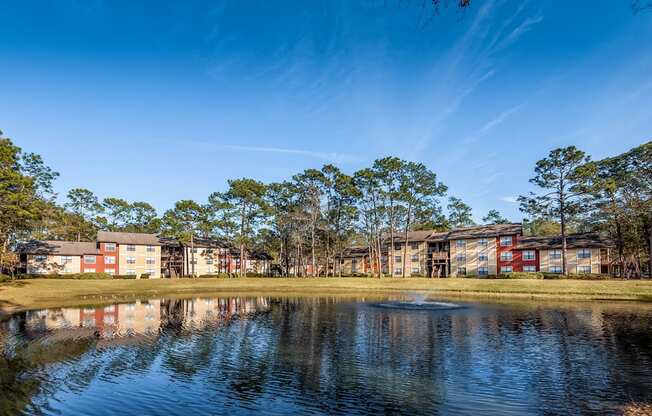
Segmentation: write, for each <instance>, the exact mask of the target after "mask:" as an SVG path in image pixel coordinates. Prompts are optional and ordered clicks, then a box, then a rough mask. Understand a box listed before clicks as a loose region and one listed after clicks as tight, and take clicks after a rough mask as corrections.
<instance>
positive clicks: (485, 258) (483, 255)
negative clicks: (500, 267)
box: [478, 253, 489, 261]
mask: <svg viewBox="0 0 652 416" xmlns="http://www.w3.org/2000/svg"><path fill="white" fill-rule="evenodd" d="M478 260H480V261H488V260H489V256H488V255H487V253H480V254H478Z"/></svg>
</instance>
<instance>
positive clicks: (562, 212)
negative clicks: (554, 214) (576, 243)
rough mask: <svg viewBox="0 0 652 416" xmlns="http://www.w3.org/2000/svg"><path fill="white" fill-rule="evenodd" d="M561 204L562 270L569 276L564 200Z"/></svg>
mask: <svg viewBox="0 0 652 416" xmlns="http://www.w3.org/2000/svg"><path fill="white" fill-rule="evenodd" d="M559 206H560V210H559V212H560V220H561V271H562V273H563V275H564V276H568V269H567V265H566V248H567V244H566V216H565V215H564V201H563V199H562V201H561V202H560V204H559Z"/></svg>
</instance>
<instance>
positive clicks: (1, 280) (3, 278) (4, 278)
mask: <svg viewBox="0 0 652 416" xmlns="http://www.w3.org/2000/svg"><path fill="white" fill-rule="evenodd" d="M9 281H11V277H10V276H7V275H4V274H0V283H4V282H9Z"/></svg>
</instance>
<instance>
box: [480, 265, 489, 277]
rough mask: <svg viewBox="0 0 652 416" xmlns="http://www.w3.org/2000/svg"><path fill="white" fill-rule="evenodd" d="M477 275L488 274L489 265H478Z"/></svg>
mask: <svg viewBox="0 0 652 416" xmlns="http://www.w3.org/2000/svg"><path fill="white" fill-rule="evenodd" d="M478 276H489V267H486V266H480V267H478Z"/></svg>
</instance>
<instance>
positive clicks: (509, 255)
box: [500, 251, 512, 261]
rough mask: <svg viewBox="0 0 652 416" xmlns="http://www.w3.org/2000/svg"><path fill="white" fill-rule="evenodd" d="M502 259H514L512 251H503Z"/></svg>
mask: <svg viewBox="0 0 652 416" xmlns="http://www.w3.org/2000/svg"><path fill="white" fill-rule="evenodd" d="M500 261H512V252H511V251H503V252H502V253H500Z"/></svg>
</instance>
